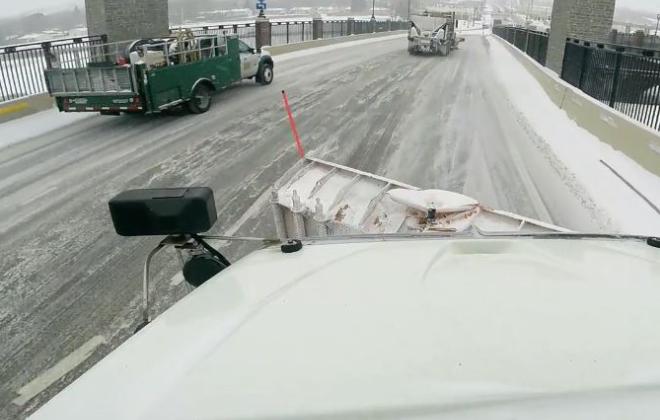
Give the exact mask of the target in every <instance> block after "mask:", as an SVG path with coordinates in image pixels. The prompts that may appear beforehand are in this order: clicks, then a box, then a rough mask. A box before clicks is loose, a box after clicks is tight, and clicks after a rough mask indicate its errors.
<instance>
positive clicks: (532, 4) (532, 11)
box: [525, 0, 534, 54]
mask: <svg viewBox="0 0 660 420" xmlns="http://www.w3.org/2000/svg"><path fill="white" fill-rule="evenodd" d="M530 14H532V15H533V14H534V0H532V2H531V4H530V6H529V9H527V19H526V20H527V30H526V32H527V38H526V39H525V54H527V47H528V46H529V15H530Z"/></svg>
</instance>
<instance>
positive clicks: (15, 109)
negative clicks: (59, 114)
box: [0, 93, 54, 123]
mask: <svg viewBox="0 0 660 420" xmlns="http://www.w3.org/2000/svg"><path fill="white" fill-rule="evenodd" d="M53 105H54V102H53V98H51V97H50V96H49V95H48V94H47V93H41V94H38V95H33V96H28V97H26V98H21V99H16V100H13V101H9V102H5V103H2V104H0V123H3V122H5V121H10V120H15V119H17V118H21V117H25V116H26V115H30V114H34V113H35V112H39V111H45V110H47V109H50V108H51V107H52V106H53Z"/></svg>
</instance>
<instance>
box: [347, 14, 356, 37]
mask: <svg viewBox="0 0 660 420" xmlns="http://www.w3.org/2000/svg"><path fill="white" fill-rule="evenodd" d="M354 33H355V18H351V17H349V18H348V19H346V35H353V34H354Z"/></svg>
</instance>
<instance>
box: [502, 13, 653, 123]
mask: <svg viewBox="0 0 660 420" xmlns="http://www.w3.org/2000/svg"><path fill="white" fill-rule="evenodd" d="M493 33H494V34H495V35H497V36H499V37H501V38H503V39H505V40H506V41H508V42H509V43H511V44H513V45H515V46H516V47H518V48H519V49H520V50H522V51H527V53H528V54H529V55H530V56H532V57H533V58H534V59H535V60H536V61H538V62H539V63H541V64H543V65H545V55H546V54H547V50H548V35H547V34H543V33H540V32H535V31H530V32H529V35H530V36H529V39H528V37H527V31H526V30H525V29H524V28H511V27H503V26H499V27H495V28H493ZM561 78H562V79H564V80H565V81H566V82H568V83H570V84H571V85H573V86H575V87H577V88H578V89H580V90H582V91H583V92H584V93H586V94H587V95H589V96H591V97H593V98H594V99H596V100H598V101H600V102H602V103H604V104H606V105H608V106H610V107H612V108H614V109H616V110H617V111H620V112H622V113H624V114H625V115H627V116H629V117H631V118H633V119H635V120H637V121H639V122H641V123H642V124H645V125H646V126H648V127H651V128H653V129H656V130H660V51H657V50H653V49H643V48H635V47H629V46H621V45H612V44H607V43H596V42H586V41H580V40H576V39H568V40H567V42H566V49H565V52H564V62H563V65H562V72H561Z"/></svg>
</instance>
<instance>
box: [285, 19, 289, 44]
mask: <svg viewBox="0 0 660 420" xmlns="http://www.w3.org/2000/svg"><path fill="white" fill-rule="evenodd" d="M286 43H287V44H288V43H289V21H287V22H286Z"/></svg>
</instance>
